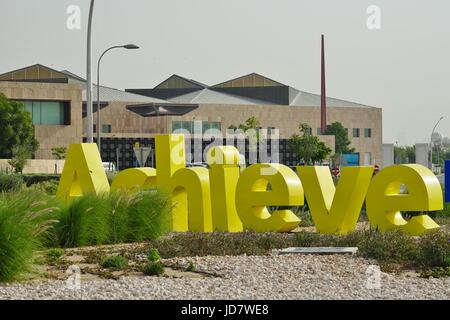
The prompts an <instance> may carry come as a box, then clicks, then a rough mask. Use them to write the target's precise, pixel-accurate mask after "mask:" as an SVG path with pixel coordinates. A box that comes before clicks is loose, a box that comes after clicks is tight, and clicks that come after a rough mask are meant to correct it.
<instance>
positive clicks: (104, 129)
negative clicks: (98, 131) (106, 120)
mask: <svg viewBox="0 0 450 320" xmlns="http://www.w3.org/2000/svg"><path fill="white" fill-rule="evenodd" d="M102 132H103V133H111V132H112V127H111V125H110V124H102Z"/></svg>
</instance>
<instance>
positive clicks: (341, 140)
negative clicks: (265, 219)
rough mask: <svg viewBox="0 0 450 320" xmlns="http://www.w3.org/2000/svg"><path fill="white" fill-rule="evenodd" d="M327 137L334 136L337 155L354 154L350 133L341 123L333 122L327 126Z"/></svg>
mask: <svg viewBox="0 0 450 320" xmlns="http://www.w3.org/2000/svg"><path fill="white" fill-rule="evenodd" d="M325 134H326V135H333V136H334V137H335V153H336V154H344V153H351V152H354V151H355V149H354V148H350V144H351V142H350V139H349V138H348V132H347V130H345V128H344V126H343V125H342V123H340V122H333V123H332V124H330V125H328V126H327V129H326V130H325Z"/></svg>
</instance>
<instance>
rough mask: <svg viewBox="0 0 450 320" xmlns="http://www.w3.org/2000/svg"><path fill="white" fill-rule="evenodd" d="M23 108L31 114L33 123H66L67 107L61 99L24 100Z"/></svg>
mask: <svg viewBox="0 0 450 320" xmlns="http://www.w3.org/2000/svg"><path fill="white" fill-rule="evenodd" d="M24 105H25V110H26V111H28V112H29V113H30V114H31V118H32V119H33V124H34V125H64V124H68V123H67V122H68V117H67V113H68V112H69V108H67V104H66V103H65V102H62V101H25V102H24Z"/></svg>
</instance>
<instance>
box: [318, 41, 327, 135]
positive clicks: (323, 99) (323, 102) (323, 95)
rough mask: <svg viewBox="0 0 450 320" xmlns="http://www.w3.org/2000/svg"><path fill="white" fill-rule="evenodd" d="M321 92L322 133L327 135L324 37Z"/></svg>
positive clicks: (323, 43) (323, 44)
mask: <svg viewBox="0 0 450 320" xmlns="http://www.w3.org/2000/svg"><path fill="white" fill-rule="evenodd" d="M321 69H322V70H321V72H322V76H321V90H320V131H321V133H322V134H325V130H326V129H327V94H326V90H325V40H324V35H322V56H321Z"/></svg>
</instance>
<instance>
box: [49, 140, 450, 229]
mask: <svg viewBox="0 0 450 320" xmlns="http://www.w3.org/2000/svg"><path fill="white" fill-rule="evenodd" d="M156 149H157V152H156V163H157V170H155V169H153V168H133V169H127V170H124V171H122V172H120V173H119V174H118V175H117V177H116V178H115V179H114V181H113V183H112V185H111V188H110V187H109V184H108V179H107V177H106V174H105V170H104V168H103V165H102V161H101V158H100V154H99V152H98V149H97V146H96V144H93V143H84V144H73V145H71V146H70V148H69V152H68V154H67V160H66V163H65V166H64V170H63V173H62V176H61V180H60V184H59V186H58V192H57V196H58V197H59V198H63V199H70V198H73V197H78V196H81V195H83V194H86V193H94V194H101V193H106V192H109V191H110V190H111V191H112V192H114V191H118V190H128V191H131V192H135V191H137V190H139V189H147V188H154V187H156V186H157V187H159V188H161V189H162V190H163V191H166V192H167V193H168V194H170V195H171V197H172V205H173V210H172V230H173V231H181V232H184V231H188V230H189V231H200V232H211V231H214V230H217V231H226V232H240V231H242V230H243V229H244V227H245V228H246V229H250V230H254V231H259V232H264V231H275V232H286V231H291V230H293V229H294V228H296V227H297V226H298V225H299V223H300V219H299V218H298V217H297V216H296V215H295V214H294V213H293V212H292V211H291V210H289V209H286V208H284V209H280V210H273V212H272V213H271V212H269V210H268V208H267V207H268V206H278V207H279V206H281V207H289V206H300V205H303V203H304V193H303V185H302V182H303V183H304V187H305V191H306V197H307V199H308V203H309V207H310V210H311V213H312V217H313V220H314V222H315V224H316V228H317V231H318V232H321V233H334V234H347V233H349V232H351V231H353V230H354V228H355V226H356V221H357V220H358V216H359V212H360V210H361V207H362V204H363V202H364V198H365V199H366V209H367V214H368V217H369V220H370V223H371V226H372V228H375V229H378V230H380V231H385V230H391V229H401V230H403V231H405V232H408V233H410V234H412V235H422V234H424V233H426V232H429V231H432V230H435V229H437V228H439V226H438V225H437V224H436V223H435V222H434V221H433V220H432V219H431V218H430V217H429V216H427V215H420V216H415V217H413V218H412V219H410V220H409V221H406V220H405V219H404V218H403V217H402V215H401V212H400V211H402V210H403V211H434V210H441V209H442V207H443V196H442V190H441V186H440V184H439V181H438V179H437V178H436V176H435V175H434V174H433V173H432V172H431V171H430V170H428V169H427V168H425V167H423V166H420V165H416V164H411V165H400V166H391V167H388V168H385V169H383V170H381V171H380V172H379V173H378V174H377V175H376V176H375V178H373V179H372V173H373V168H372V167H345V168H344V169H343V171H342V176H341V178H340V181H339V183H338V185H337V187H335V186H334V183H333V181H332V178H331V174H330V169H329V168H328V167H322V166H316V167H297V171H298V175H299V176H300V178H299V176H297V175H296V174H295V173H294V172H293V171H292V170H291V169H289V168H288V167H286V166H284V165H281V164H254V165H251V166H249V167H248V168H246V169H245V170H244V171H243V172H242V173H240V169H239V156H240V155H239V152H238V150H237V149H236V148H234V147H231V146H220V147H213V148H211V149H210V150H209V152H208V156H207V161H208V164H209V167H210V168H209V170H208V169H206V168H201V167H195V168H186V158H185V157H186V154H185V146H184V136H183V135H178V134H172V135H157V136H156ZM300 179H301V181H302V182H301V181H300ZM403 184H404V185H405V186H406V189H405V191H406V190H407V193H402V192H401V191H402V185H403ZM366 194H367V197H366Z"/></svg>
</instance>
